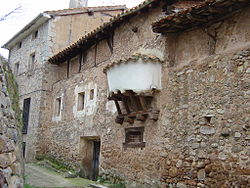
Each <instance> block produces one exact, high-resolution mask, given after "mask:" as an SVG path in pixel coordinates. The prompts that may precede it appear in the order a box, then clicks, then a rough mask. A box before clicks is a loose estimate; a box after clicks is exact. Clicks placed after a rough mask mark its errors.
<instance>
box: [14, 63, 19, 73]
mask: <svg viewBox="0 0 250 188" xmlns="http://www.w3.org/2000/svg"><path fill="white" fill-rule="evenodd" d="M18 73H19V62H17V63H16V64H15V69H14V74H15V75H16V76H17V75H18Z"/></svg>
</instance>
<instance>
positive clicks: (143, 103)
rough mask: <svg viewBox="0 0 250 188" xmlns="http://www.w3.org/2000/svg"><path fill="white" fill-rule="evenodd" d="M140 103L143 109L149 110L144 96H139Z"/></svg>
mask: <svg viewBox="0 0 250 188" xmlns="http://www.w3.org/2000/svg"><path fill="white" fill-rule="evenodd" d="M139 100H140V104H141V107H142V110H143V111H146V110H147V105H146V101H145V98H144V96H139Z"/></svg>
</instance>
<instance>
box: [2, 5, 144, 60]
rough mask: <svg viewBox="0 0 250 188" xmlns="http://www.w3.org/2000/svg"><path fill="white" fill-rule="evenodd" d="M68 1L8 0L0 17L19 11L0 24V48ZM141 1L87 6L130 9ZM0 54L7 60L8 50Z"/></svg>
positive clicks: (65, 6) (66, 6)
mask: <svg viewBox="0 0 250 188" xmlns="http://www.w3.org/2000/svg"><path fill="white" fill-rule="evenodd" d="M69 1H70V0H42V1H41V0H8V1H5V3H2V4H1V8H0V17H2V16H3V15H5V14H7V13H8V12H10V11H12V10H13V9H15V8H16V7H18V6H19V5H21V6H22V8H21V10H19V11H18V12H17V13H15V14H12V15H11V16H10V17H8V19H6V20H4V21H1V22H0V46H3V45H4V44H5V43H6V42H7V41H8V40H9V39H11V38H12V37H13V36H14V35H15V34H16V33H18V31H20V30H21V29H22V28H23V27H24V26H25V25H26V24H28V23H29V22H30V21H31V20H32V19H34V18H35V17H36V16H37V15H38V14H39V13H41V12H43V11H46V10H59V9H65V8H68V6H69ZM141 2H143V0H126V1H124V0H89V1H88V6H90V7H93V6H103V5H124V4H125V5H126V6H127V7H128V8H132V7H134V6H136V5H138V4H140V3H141ZM0 54H1V55H3V56H4V57H6V58H8V50H6V49H3V48H1V49H0Z"/></svg>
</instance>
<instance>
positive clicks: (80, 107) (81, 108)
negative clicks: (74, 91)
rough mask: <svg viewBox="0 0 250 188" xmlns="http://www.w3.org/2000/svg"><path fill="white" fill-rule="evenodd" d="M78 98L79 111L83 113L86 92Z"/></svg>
mask: <svg viewBox="0 0 250 188" xmlns="http://www.w3.org/2000/svg"><path fill="white" fill-rule="evenodd" d="M77 97H78V98H77V111H83V110H84V109H85V99H86V93H85V91H82V92H80V93H78V96H77Z"/></svg>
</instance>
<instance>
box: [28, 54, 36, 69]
mask: <svg viewBox="0 0 250 188" xmlns="http://www.w3.org/2000/svg"><path fill="white" fill-rule="evenodd" d="M35 59H36V55H35V53H32V54H30V59H29V70H32V69H33V68H34V63H35Z"/></svg>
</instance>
